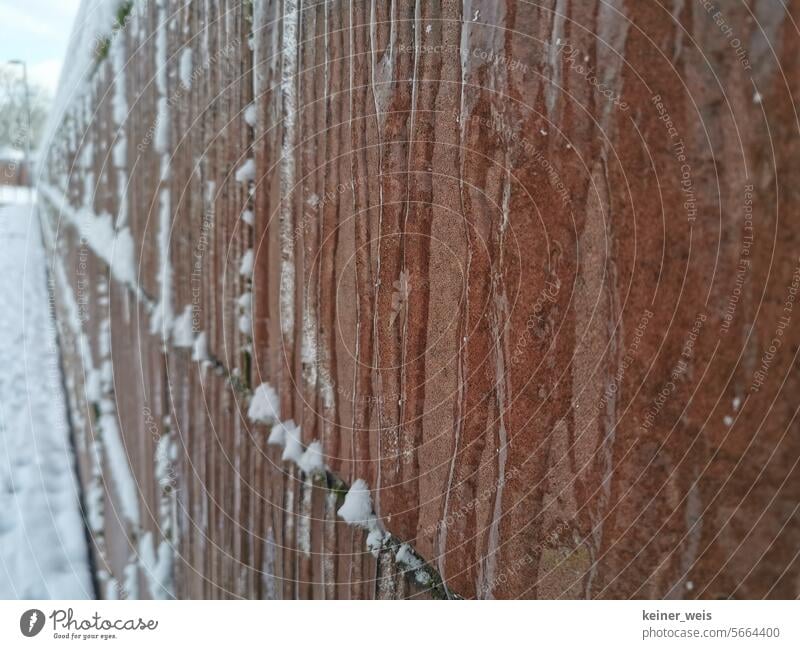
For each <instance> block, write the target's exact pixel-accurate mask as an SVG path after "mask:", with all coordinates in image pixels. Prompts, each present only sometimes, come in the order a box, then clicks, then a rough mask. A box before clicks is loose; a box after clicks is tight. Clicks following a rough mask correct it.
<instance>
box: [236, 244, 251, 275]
mask: <svg viewBox="0 0 800 649" xmlns="http://www.w3.org/2000/svg"><path fill="white" fill-rule="evenodd" d="M239 274H240V275H241V276H242V277H252V275H253V250H252V249H250V250H246V251H245V252H244V254H243V255H242V261H241V263H240V264H239Z"/></svg>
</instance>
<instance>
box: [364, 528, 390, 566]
mask: <svg viewBox="0 0 800 649" xmlns="http://www.w3.org/2000/svg"><path fill="white" fill-rule="evenodd" d="M388 538H389V534H388V533H387V532H384V531H383V530H382V529H380V528H379V527H377V526H376V527H374V528H373V529H371V530H370V531H369V534H367V550H369V551H370V552H371V553H372V556H373V557H375V558H376V559H377V558H378V556H379V555H380V553H381V550H382V549H383V545H384V543H385V542H386V540H387V539H388Z"/></svg>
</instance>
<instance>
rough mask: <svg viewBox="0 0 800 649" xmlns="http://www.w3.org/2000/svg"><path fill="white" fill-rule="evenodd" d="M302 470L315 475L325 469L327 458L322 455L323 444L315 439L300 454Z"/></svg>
mask: <svg viewBox="0 0 800 649" xmlns="http://www.w3.org/2000/svg"><path fill="white" fill-rule="evenodd" d="M297 465H298V466H299V467H300V470H301V471H302V472H303V473H305V474H306V475H314V474H316V473H320V472H322V471H324V470H325V460H324V458H323V455H322V444H321V443H320V442H319V441H317V440H315V441H313V442H311V443H310V444H309V445H308V448H307V449H306V450H305V451H304V452H303V454H302V455H301V456H300V459H299V460H298V462H297Z"/></svg>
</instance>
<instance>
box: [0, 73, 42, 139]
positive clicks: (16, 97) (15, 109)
mask: <svg viewBox="0 0 800 649" xmlns="http://www.w3.org/2000/svg"><path fill="white" fill-rule="evenodd" d="M51 102H52V97H51V96H50V93H49V92H48V91H47V90H45V89H44V88H43V87H41V86H38V85H36V84H32V85H31V86H30V104H31V124H30V133H29V132H28V116H27V111H26V107H25V87H24V86H23V83H22V78H21V77H20V75H19V72H18V71H17V70H16V69H14V68H12V67H6V66H3V67H0V146H4V147H13V148H15V149H24V148H25V140H26V138H30V146H31V149H35V148H36V146H37V145H38V143H39V140H40V138H41V136H42V130H43V128H44V123H45V120H46V119H47V112H48V110H49V109H50V104H51Z"/></svg>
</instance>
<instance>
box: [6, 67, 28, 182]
mask: <svg viewBox="0 0 800 649" xmlns="http://www.w3.org/2000/svg"><path fill="white" fill-rule="evenodd" d="M8 64H9V65H21V66H22V81H23V83H24V85H25V112H26V113H27V118H28V130H27V132H26V133H25V174H26V175H27V178H26V179H25V180H26V181H27V183H26V184H27V185H28V186H30V184H31V183H30V181H31V176H32V175H33V170H32V169H31V98H30V91H29V89H28V66H27V65H25V61H21V60H19V59H12V60H11V61H9V62H8Z"/></svg>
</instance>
